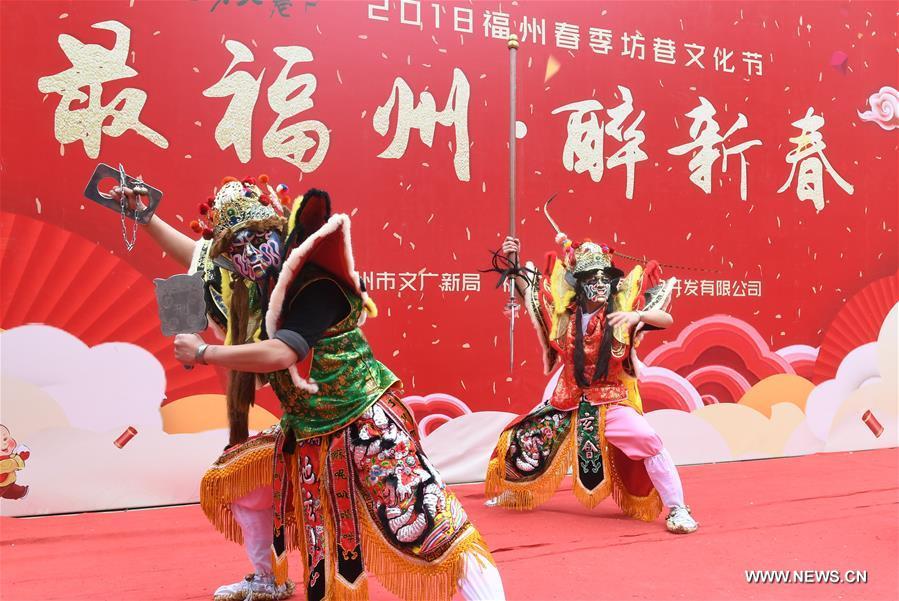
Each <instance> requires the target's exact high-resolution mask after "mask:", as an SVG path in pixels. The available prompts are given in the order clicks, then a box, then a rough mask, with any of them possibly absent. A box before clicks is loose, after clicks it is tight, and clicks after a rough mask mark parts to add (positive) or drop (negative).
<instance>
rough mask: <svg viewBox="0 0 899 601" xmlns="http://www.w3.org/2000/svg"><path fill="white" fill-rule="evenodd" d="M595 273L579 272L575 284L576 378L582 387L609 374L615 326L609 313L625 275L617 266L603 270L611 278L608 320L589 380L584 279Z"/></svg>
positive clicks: (606, 315)
mask: <svg viewBox="0 0 899 601" xmlns="http://www.w3.org/2000/svg"><path fill="white" fill-rule="evenodd" d="M594 273H595V272H592V271H588V272H585V273H582V274H578V275H577V276H576V281H575V286H574V289H575V296H574V300H575V303H576V304H577V310H576V311H575V317H574V319H575V323H574V378H575V380H577V383H578V386H580V387H581V388H586V387H588V386H590V385H591V384H593V383H595V382H597V381H598V380H600V379H602V378H605V377H606V376H607V375H609V357H611V354H612V329H613V328H612V327H611V326H609V323H608V318H609V314H610V313H612V312H613V309H612V297H613V296H615V292H616V291H617V290H618V282H619V281H620V280H621V277H622V276H623V275H624V274H623V273H622V272H621V271H620V270H619V269H617V268H615V267H607V268H606V269H604V270H603V274H604V275H605V276H606V277H608V278H609V295H608V297H606V304H605V307H604V312H605V318H606V320H605V327H604V328H603V332H602V340H601V341H600V344H599V354H598V355H597V356H596V368H595V370H594V371H593V378H591V379H590V380H589V381H588V380H587V376H586V375H585V374H584V362H585V360H586V353H585V351H584V329H583V320H584V310H585V309H586V307H587V294H586V292H585V291H584V281H586V280H588V279H590V278H591V277H592V276H593V274H594Z"/></svg>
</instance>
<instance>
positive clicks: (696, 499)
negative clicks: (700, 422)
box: [0, 449, 899, 601]
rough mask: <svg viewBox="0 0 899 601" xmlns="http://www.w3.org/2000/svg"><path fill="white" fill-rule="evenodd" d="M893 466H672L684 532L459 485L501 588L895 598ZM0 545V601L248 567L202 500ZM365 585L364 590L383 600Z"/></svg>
mask: <svg viewBox="0 0 899 601" xmlns="http://www.w3.org/2000/svg"><path fill="white" fill-rule="evenodd" d="M897 474H899V450H897V449H889V450H882V451H866V452H860V453H840V454H826V455H825V454H822V455H814V456H810V457H799V458H792V459H775V460H768V461H748V462H742V463H726V464H719V465H703V466H693V467H685V468H681V475H682V477H683V480H684V487H685V489H686V493H687V501H688V502H689V503H690V505H691V506H692V507H693V512H694V515H695V516H696V517H697V518H698V519H699V521H700V522H701V523H702V528H701V529H700V531H699V532H698V533H696V534H693V535H689V536H674V535H670V534H668V533H667V532H665V530H664V526H663V523H662V521H661V520H659V521H656V522H654V523H643V522H637V521H633V520H629V519H626V518H624V517H622V516H621V515H620V514H619V513H618V512H617V511H616V509H615V507H614V505H613V503H612V502H611V500H608V501H606V502H605V503H603V504H602V505H601V506H600V507H599V508H597V509H596V510H594V511H587V510H585V509H583V508H581V507H580V506H579V505H578V504H577V503H576V501H575V500H574V497H573V496H572V495H571V492H570V484H563V487H562V490H560V491H559V494H558V495H556V497H555V498H554V499H553V500H552V501H550V502H549V503H547V504H546V505H544V506H543V507H541V508H540V509H539V510H537V511H534V512H531V513H517V512H511V511H508V510H504V509H487V508H486V507H484V506H483V500H484V498H483V493H482V489H481V486H480V485H466V486H457V487H455V490H456V492H457V494H459V495H460V497H461V498H462V500H463V503H464V504H465V507H466V509H468V511H469V513H470V515H471V518H472V520H473V521H474V523H475V524H477V525H478V527H479V528H480V530H481V532H482V533H483V534H484V537H485V539H486V540H487V542H488V544H490V546H491V547H492V549H493V552H494V557H495V558H496V560H497V562H498V564H499V567H500V570H501V572H502V575H503V580H504V582H505V586H506V593H507V595H508V598H509V599H541V600H542V599H566V600H567V599H585V600H586V599H825V598H826V599H891V600H892V599H897V598H899V574H897V564H896V558H897V550H899V549H897V540H899V505H897V492H899V488H897ZM4 502H6V501H4ZM0 545H2V546H0V568H2V575H0V598H2V599H3V600H4V601H12V600H24V599H109V600H119V599H122V600H126V599H148V600H149V599H160V600H163V599H164V600H167V601H172V600H177V599H211V591H212V590H214V589H215V587H216V586H217V585H219V584H222V583H224V582H225V581H228V582H231V581H234V580H236V579H238V578H239V577H241V576H242V575H243V574H245V573H246V572H248V571H249V564H248V562H247V560H246V559H245V557H244V556H243V553H242V550H241V549H240V548H239V547H237V546H236V545H233V544H230V543H225V542H224V541H223V539H222V538H221V537H220V536H219V535H218V534H217V533H215V532H214V531H213V530H212V528H211V527H210V526H209V525H208V524H207V522H206V520H205V518H204V517H203V515H202V513H201V512H200V509H199V507H197V506H187V507H176V508H166V509H154V510H146V511H128V512H119V513H107V514H85V515H76V516H63V517H48V518H35V519H13V518H2V519H0ZM292 559H293V561H294V562H296V561H298V560H299V558H298V557H296V558H292ZM294 565H296V564H295V563H294ZM756 569H771V570H839V571H840V572H841V573H842V572H844V571H845V570H867V577H868V581H867V584H798V583H797V584H747V583H746V580H745V576H744V570H756ZM372 584H373V586H372V587H371V591H372V599H377V600H386V599H391V598H392V596H391V595H389V594H388V593H386V592H385V591H384V589H382V588H380V587H379V586H378V585H377V583H372Z"/></svg>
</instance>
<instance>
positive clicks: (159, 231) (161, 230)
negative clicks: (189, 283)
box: [109, 186, 196, 269]
mask: <svg viewBox="0 0 899 601" xmlns="http://www.w3.org/2000/svg"><path fill="white" fill-rule="evenodd" d="M109 194H110V195H111V196H112V197H113V198H114V199H115V200H116V201H117V202H121V200H122V195H123V194H124V196H125V198H126V200H127V202H128V205H129V207H131V208H136V209H137V210H142V209H145V208H146V206H145V205H144V203H143V202H141V200H140V196H139V195H137V194H135V193H134V191H133V190H131V188H121V187H119V186H116V187H115V188H113V189H112V190H110V192H109ZM142 227H143V229H144V231H145V232H147V233H148V234H149V235H150V237H151V238H153V240H155V241H156V243H157V244H158V245H159V246H160V247H161V248H162V250H164V251H165V252H166V254H167V255H168V256H170V257H172V258H173V259H175V260H176V261H177V262H178V263H180V264H181V265H183V266H184V268H185V269H187V268H189V267H190V262H191V258H192V257H193V252H194V247H195V246H196V241H195V240H194V239H193V238H191V237H190V236H188V235H186V234H183V233H181V232H179V231H178V230H176V229H175V228H174V227H172V226H171V225H169V224H168V223H166V222H165V221H163V220H162V218H161V217H159V216H158V215H155V214H154V215H153V216H152V217H150V221H149V222H147V223H146V224H145V225H142Z"/></svg>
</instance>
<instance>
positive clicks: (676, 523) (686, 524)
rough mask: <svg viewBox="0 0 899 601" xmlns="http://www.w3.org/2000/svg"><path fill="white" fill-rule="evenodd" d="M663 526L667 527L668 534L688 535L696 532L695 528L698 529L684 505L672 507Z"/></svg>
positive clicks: (688, 509)
mask: <svg viewBox="0 0 899 601" xmlns="http://www.w3.org/2000/svg"><path fill="white" fill-rule="evenodd" d="M665 526H667V528H668V532H673V533H675V534H690V533H691V532H696V530H697V528H699V524H698V523H697V522H696V520H694V519H693V516H692V515H690V508H689V507H687V506H686V505H684V506H682V507H672V508H671V513H669V514H668V519H667V520H665Z"/></svg>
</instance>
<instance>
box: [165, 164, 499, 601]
mask: <svg viewBox="0 0 899 601" xmlns="http://www.w3.org/2000/svg"><path fill="white" fill-rule="evenodd" d="M267 184H268V181H267V178H265V177H264V176H261V177H260V181H259V182H257V181H256V180H254V179H252V178H250V179H247V180H244V181H243V182H240V181H237V180H234V179H233V178H226V180H225V181H224V182H223V184H222V186H221V188H220V189H219V190H218V192H217V194H216V195H215V197H214V198H212V199H210V200H209V201H208V202H207V203H205V204H203V205H201V207H200V209H199V210H200V217H199V218H198V220H197V222H196V223H195V224H194V227H195V229H197V230H199V231H200V232H202V234H203V237H204V240H203V241H201V242H200V243H199V244H198V245H197V246H196V249H195V252H194V254H193V259H192V262H193V266H194V268H195V269H199V270H202V271H203V272H204V273H205V274H206V279H207V283H208V286H207V289H208V290H209V293H210V294H209V299H208V300H209V302H210V308H211V309H212V310H213V312H215V310H218V312H219V313H220V318H221V322H222V325H223V326H224V329H225V339H224V344H207V343H206V342H204V341H203V340H202V339H201V338H200V337H199V336H196V335H179V336H177V337H176V340H175V356H176V357H177V358H178V360H179V361H181V362H182V363H184V364H186V365H192V364H195V363H199V364H210V365H218V366H221V367H224V368H227V369H228V370H230V371H231V374H232V376H231V382H230V386H229V389H228V401H229V404H228V406H229V418H230V423H231V430H232V431H231V437H232V443H237V444H233V445H232V446H230V447H229V448H227V449H226V450H225V452H224V454H223V455H222V456H221V457H220V458H219V460H218V461H216V462H215V464H214V465H213V467H212V468H211V469H210V470H209V471H208V472H207V474H206V475H205V476H204V478H203V482H202V485H201V505H202V507H203V509H204V511H205V513H206V515H207V516H208V517H209V519H210V520H211V521H212V523H213V524H214V525H215V527H216V528H217V529H218V530H219V531H221V532H222V533H223V534H224V535H225V536H226V537H227V538H228V539H229V540H232V541H235V542H239V543H243V544H244V545H245V547H246V550H247V553H248V555H249V557H250V560H251V562H252V564H253V567H254V572H253V574H251V575H250V576H248V577H247V578H246V579H245V580H243V581H241V582H238V583H236V584H233V585H228V586H223V587H221V588H220V589H219V590H218V591H216V594H215V599H217V600H230V599H241V600H242V599H244V598H249V597H248V595H251V596H252V598H253V599H282V598H286V597H288V596H290V595H291V594H292V592H293V586H292V583H290V581H289V580H288V579H287V552H288V551H290V550H292V549H297V550H299V551H300V552H301V554H302V556H303V558H304V565H303V575H304V576H303V582H304V585H305V595H306V598H307V599H309V600H310V601H313V600H319V599H366V598H367V596H368V595H367V580H366V571H369V572H372V573H374V574H375V575H376V577H377V578H378V581H379V582H380V583H381V584H382V585H383V586H384V587H385V588H387V589H389V590H391V591H392V592H394V593H395V594H396V595H398V596H399V597H401V598H403V599H416V600H417V599H446V600H449V599H450V598H451V597H452V596H453V595H454V594H455V593H456V592H457V591H458V592H460V593H461V594H462V596H463V597H464V598H465V599H503V598H504V594H503V589H502V582H501V580H500V578H499V573H498V571H497V570H496V567H495V565H494V564H493V561H492V558H491V556H490V553H489V551H488V550H487V548H486V546H485V544H484V542H483V540H482V539H481V537H480V535H479V533H478V532H477V530H476V529H475V528H474V526H472V525H471V523H470V522H469V521H468V518H467V516H466V513H465V511H464V510H463V508H462V506H461V504H460V503H459V501H458V499H456V497H455V495H453V493H452V492H450V491H449V490H448V489H447V488H446V486H445V485H444V483H443V481H442V480H441V479H440V475H439V473H438V472H437V470H436V469H435V468H434V467H433V466H432V465H431V464H430V462H429V461H428V459H427V457H426V456H425V455H424V453H423V452H422V450H421V447H420V444H419V441H418V439H417V434H416V433H417V429H416V427H415V424H414V421H413V419H412V417H411V414H410V412H409V410H408V409H407V408H406V407H405V406H404V405H403V403H402V401H401V400H400V398H401V397H402V394H403V393H402V387H401V383H400V381H399V380H398V379H397V378H396V376H394V374H393V373H391V372H390V370H388V369H387V368H386V367H385V366H384V365H383V364H381V363H380V362H379V361H377V360H376V359H375V358H374V357H373V356H372V351H371V348H370V347H369V345H368V342H367V340H366V338H365V336H364V335H363V333H362V331H361V329H360V326H361V325H362V323H363V321H364V320H365V317H366V315H367V314H368V315H374V314H375V313H376V310H375V307H374V304H373V303H372V302H371V300H370V299H369V298H368V296H367V294H366V293H365V291H364V288H363V287H362V284H361V281H360V278H359V275H358V273H357V272H356V271H355V267H354V262H353V256H352V248H351V245H350V220H349V218H348V217H347V216H346V215H340V214H335V215H331V206H330V198H329V196H328V194H327V193H325V192H323V191H319V190H310V191H309V192H308V193H307V194H305V195H304V196H303V197H302V199H301V200H300V201H299V202H297V203H295V206H294V210H293V211H292V212H291V213H290V215H289V218H285V215H287V212H286V211H284V210H282V208H283V206H284V205H285V204H286V203H284V202H283V201H284V200H286V199H285V198H284V197H283V195H281V194H279V193H276V192H275V191H274V190H272V189H271V188H270V187H268V185H267ZM151 225H152V223H151ZM157 227H158V226H157ZM263 316H264V318H263ZM298 363H300V365H299V366H298V365H297V364H298ZM301 374H306V375H305V376H304V375H301ZM257 381H264V382H265V383H267V384H270V385H271V386H272V388H273V389H274V391H275V393H276V394H277V396H278V398H279V399H280V401H281V407H282V410H283V418H282V420H281V423H280V425H279V426H275V427H273V428H271V429H269V430H267V431H265V432H262V433H260V434H259V435H257V436H254V437H251V438H249V439H247V426H246V419H247V418H246V416H247V412H248V410H249V405H250V403H251V402H252V398H253V391H254V388H255V386H256V384H257Z"/></svg>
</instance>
